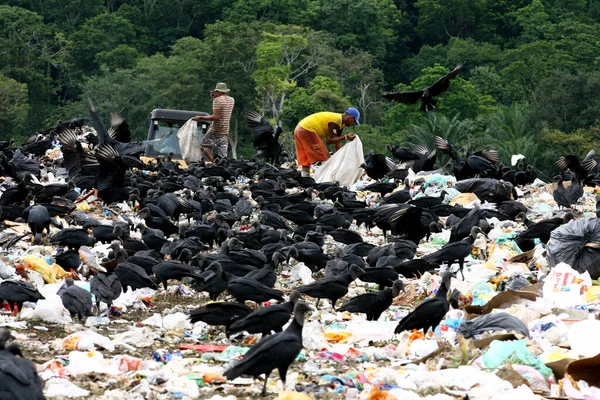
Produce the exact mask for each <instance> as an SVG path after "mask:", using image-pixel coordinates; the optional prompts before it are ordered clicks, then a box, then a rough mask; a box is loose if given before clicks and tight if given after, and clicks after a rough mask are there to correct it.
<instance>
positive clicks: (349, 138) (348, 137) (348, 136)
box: [346, 133, 356, 141]
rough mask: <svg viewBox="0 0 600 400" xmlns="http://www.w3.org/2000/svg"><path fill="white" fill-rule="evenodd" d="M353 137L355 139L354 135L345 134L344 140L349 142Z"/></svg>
mask: <svg viewBox="0 0 600 400" xmlns="http://www.w3.org/2000/svg"><path fill="white" fill-rule="evenodd" d="M355 137H356V136H354V135H353V134H351V133H349V134H347V135H346V139H347V140H349V141H353V140H354V138H355Z"/></svg>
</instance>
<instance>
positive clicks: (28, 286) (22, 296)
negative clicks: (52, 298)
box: [0, 280, 44, 314]
mask: <svg viewBox="0 0 600 400" xmlns="http://www.w3.org/2000/svg"><path fill="white" fill-rule="evenodd" d="M43 299H44V296H42V294H41V293H40V292H38V290H37V289H36V288H35V286H33V284H32V283H29V282H23V281H12V280H6V281H3V282H2V283H0V303H1V302H2V301H3V300H4V301H6V302H7V303H8V304H10V305H11V307H12V308H13V311H14V314H17V313H20V312H21V308H22V307H23V303H25V302H26V301H30V302H34V303H35V302H37V301H38V300H43Z"/></svg>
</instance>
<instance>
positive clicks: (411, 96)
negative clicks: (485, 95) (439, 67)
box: [381, 62, 464, 112]
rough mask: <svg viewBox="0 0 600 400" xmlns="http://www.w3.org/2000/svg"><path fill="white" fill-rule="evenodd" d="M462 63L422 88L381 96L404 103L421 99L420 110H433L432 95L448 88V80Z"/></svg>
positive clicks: (435, 102)
mask: <svg viewBox="0 0 600 400" xmlns="http://www.w3.org/2000/svg"><path fill="white" fill-rule="evenodd" d="M463 65H464V62H462V63H460V64H458V65H457V66H456V67H454V69H453V70H452V71H450V72H449V73H447V74H446V75H444V76H442V77H441V78H439V79H438V80H437V81H435V82H434V83H433V84H431V85H430V86H428V87H426V88H424V89H421V90H414V91H406V92H384V93H382V94H381V97H383V98H384V99H388V100H393V101H396V102H398V103H404V104H415V103H417V102H418V101H419V100H421V111H422V112H428V111H432V110H435V108H436V107H435V106H436V104H437V101H436V100H435V99H434V97H436V96H439V95H440V94H442V93H444V92H445V91H446V90H448V88H449V87H450V81H451V80H452V79H454V78H456V76H457V75H458V73H459V72H460V71H461V70H462V67H463Z"/></svg>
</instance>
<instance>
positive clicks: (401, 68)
mask: <svg viewBox="0 0 600 400" xmlns="http://www.w3.org/2000/svg"><path fill="white" fill-rule="evenodd" d="M599 34H600V7H599V6H598V5H597V4H596V3H595V2H588V1H584V0H568V1H564V0H563V1H557V0H516V1H506V0H497V1H491V0H468V1H467V0H453V1H448V0H416V1H392V0H357V1H349V0H333V1H325V0H300V2H298V1H296V2H291V1H277V2H273V0H207V1H204V2H202V3H198V2H192V1H189V0H134V1H131V2H123V1H115V0H105V1H98V0H77V1H73V0H64V1H57V0H41V1H31V0H9V1H6V2H4V4H3V5H0V49H2V51H0V136H1V137H2V138H4V139H5V138H8V137H22V136H25V135H27V136H29V135H32V134H34V133H35V132H37V131H40V130H42V129H44V128H46V127H49V126H54V125H55V124H56V122H57V121H58V120H64V119H71V118H73V117H86V116H87V113H88V111H87V102H88V98H91V99H93V100H94V101H95V102H96V103H97V104H98V107H99V109H100V111H101V112H102V113H103V114H104V115H105V116H106V117H108V114H109V113H110V112H118V113H120V114H121V115H122V116H123V117H124V118H127V119H128V120H129V122H130V125H131V127H132V129H133V132H134V135H135V137H136V138H137V139H142V138H143V137H144V135H145V132H147V124H148V119H149V116H150V112H151V110H152V109H153V108H157V107H161V108H178V109H188V110H198V111H209V112H210V107H211V99H210V97H209V95H208V94H209V91H210V89H212V88H213V87H214V85H215V83H217V82H220V81H223V82H226V83H227V84H228V85H229V86H230V87H231V89H232V92H231V94H232V95H233V96H234V97H235V98H236V109H235V112H234V116H233V119H234V121H233V122H232V126H233V125H235V127H236V131H239V137H240V144H241V151H240V152H238V153H241V154H243V155H245V156H250V155H251V154H247V153H249V152H250V151H251V148H249V147H248V146H247V145H248V143H250V138H249V137H250V132H249V130H248V129H247V127H246V126H245V123H244V119H243V116H244V113H245V112H246V111H248V110H251V109H252V110H257V111H260V112H261V113H262V114H264V115H265V116H266V117H267V118H268V119H269V120H271V121H272V122H274V123H276V122H278V123H281V124H282V125H283V129H284V132H285V133H287V134H289V133H290V132H292V131H293V129H294V127H295V125H296V123H297V122H298V121H299V120H300V119H301V118H303V117H304V116H306V115H308V114H310V113H313V112H317V111H325V110H327V111H335V112H343V110H344V109H345V108H346V107H348V106H350V105H352V106H354V107H357V108H358V109H359V110H360V112H361V114H362V124H363V125H361V126H360V127H355V128H353V129H354V130H355V132H356V133H358V134H360V135H361V136H363V142H364V143H365V151H369V150H370V149H371V148H373V149H374V150H376V151H380V152H384V151H385V150H384V146H385V144H387V143H392V142H393V143H398V144H401V143H404V142H406V143H416V142H420V143H424V144H429V145H430V144H431V140H432V137H433V135H436V134H441V135H444V134H446V135H453V136H454V137H456V138H458V140H460V141H462V143H460V145H461V146H468V147H473V150H475V149H474V147H482V146H483V147H490V146H495V147H496V148H497V149H498V150H499V151H500V152H501V154H502V156H503V158H504V161H505V162H508V159H507V158H508V157H510V155H511V154H512V153H516V152H519V153H522V154H526V155H528V157H531V158H532V159H535V160H537V161H538V162H539V163H543V164H544V166H540V168H550V167H551V161H552V157H554V156H555V155H557V154H560V153H562V152H564V151H565V149H569V150H570V151H573V152H576V153H577V154H578V155H582V154H581V153H584V152H585V151H586V150H587V149H586V146H591V145H592V144H593V142H594V138H596V136H597V131H598V130H600V127H599V124H598V120H599V117H600V115H599V114H600V111H598V110H599V108H598V106H600V104H598V105H597V104H596V103H599V100H597V98H596V96H595V94H596V93H597V92H598V87H600V72H599V70H598V67H599V65H600V56H599V55H598V54H600V35H599ZM462 61H466V63H465V67H464V69H463V71H462V72H461V73H460V75H459V76H458V77H457V78H456V79H454V80H453V81H452V83H451V85H450V88H449V90H448V91H447V92H446V93H444V94H443V95H441V96H440V97H439V99H438V108H437V110H436V112H435V113H430V114H427V115H426V114H422V113H420V112H419V111H418V105H404V104H395V103H390V102H387V101H385V100H383V99H382V98H381V97H380V93H381V92H382V91H385V90H399V91H401V90H415V89H422V88H423V87H426V86H427V85H429V84H431V83H432V82H433V81H435V80H436V79H437V78H439V77H440V76H442V75H444V74H446V73H447V72H448V71H449V70H450V69H451V68H453V67H454V66H455V65H456V64H457V63H459V62H462ZM284 136H285V134H284ZM542 143H543V144H542Z"/></svg>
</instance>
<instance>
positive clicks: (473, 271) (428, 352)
mask: <svg viewBox="0 0 600 400" xmlns="http://www.w3.org/2000/svg"><path fill="white" fill-rule="evenodd" d="M364 179H365V180H364V181H359V182H358V183H357V184H356V186H355V187H354V190H356V191H357V194H358V196H359V198H361V199H363V200H366V201H367V202H368V203H369V204H371V205H373V206H376V205H377V204H378V202H379V201H380V199H379V198H378V195H377V194H374V193H369V192H362V191H360V188H361V185H363V186H364V185H365V184H367V183H368V178H364ZM429 179H432V180H433V181H435V182H436V183H437V184H439V182H440V181H443V182H445V184H442V185H441V186H440V187H437V188H435V189H434V190H435V191H437V193H439V191H441V190H442V189H445V190H446V191H448V192H450V191H451V190H450V189H451V187H452V182H453V180H452V177H443V176H441V175H435V176H432V177H429V176H424V177H423V180H422V181H424V182H428V180H429ZM236 185H237V187H238V188H243V187H244V186H245V183H244V182H237V183H236ZM402 188H403V185H400V187H399V189H402ZM413 189H414V190H415V191H418V190H419V188H418V187H414V188H413ZM430 189H431V188H430ZM292 192H293V190H291V191H290V193H292ZM551 193H552V185H546V184H543V183H542V182H538V183H537V184H536V185H535V186H532V187H531V188H528V189H527V192H521V193H520V194H521V195H522V196H521V198H520V199H519V200H520V201H522V202H523V204H525V205H526V206H527V207H528V209H529V212H528V217H529V218H530V219H532V220H535V221H537V220H542V219H545V218H550V217H552V216H555V215H559V216H562V215H564V214H565V212H566V211H565V210H559V209H558V207H557V206H556V204H555V203H553V200H552V195H551ZM429 194H430V195H435V193H434V192H433V191H431V190H430V191H429ZM246 195H249V194H248V193H246ZM454 195H455V196H457V197H455V199H454V201H457V202H459V203H458V204H462V205H464V206H465V207H476V206H477V207H479V206H481V207H482V208H485V207H490V205H489V204H488V203H486V202H482V201H480V200H479V199H477V198H476V197H473V196H472V195H469V194H465V193H463V194H457V193H454ZM314 196H315V197H314V199H315V200H316V199H317V197H316V196H317V195H316V194H314ZM460 196H462V198H461V197H460ZM316 201H318V200H316ZM325 202H328V201H327V200H326V201H325ZM329 203H331V202H330V201H329ZM85 206H86V207H88V208H87V212H89V213H90V214H92V215H94V216H95V217H96V218H98V219H99V220H102V221H105V222H111V221H113V220H114V219H115V215H113V214H111V213H104V214H103V210H102V208H101V207H99V206H98V204H97V203H95V202H94V199H93V198H89V199H88V201H87V202H86V203H85ZM124 208H126V206H124ZM573 211H575V212H576V214H577V217H578V218H579V219H589V220H590V221H592V220H595V215H594V212H595V193H594V190H593V188H586V191H585V194H584V197H583V198H582V199H581V200H580V203H579V204H578V207H577V210H573ZM125 212H127V211H125ZM129 213H130V215H134V213H133V212H131V211H129ZM257 216H258V213H257V212H256V213H254V214H253V215H252V216H251V217H250V218H249V219H247V220H244V221H242V223H237V224H236V225H234V226H233V229H234V230H236V229H239V228H240V226H241V225H242V224H244V225H248V224H249V223H251V222H252V221H253V220H255V219H256V218H257ZM489 222H490V224H491V230H490V231H489V232H488V234H487V236H485V237H478V240H476V241H475V243H474V245H473V251H472V254H471V255H470V256H469V257H467V262H466V267H465V271H464V273H465V278H464V279H463V277H462V276H460V274H457V276H455V277H453V278H452V280H451V288H453V289H457V291H458V292H459V294H460V297H458V300H457V301H458V302H459V305H460V307H459V309H452V308H451V309H450V311H449V312H448V313H447V314H446V316H445V318H444V320H443V321H442V323H441V324H440V325H439V326H438V327H437V328H436V329H435V333H432V332H429V333H428V334H427V335H426V336H425V337H423V334H422V332H419V331H407V332H403V333H400V334H394V332H393V330H394V328H395V327H396V326H397V325H398V322H399V321H400V320H401V319H402V318H403V317H405V316H406V315H407V314H408V313H409V312H410V311H412V310H413V309H414V307H415V306H416V305H418V304H420V303H421V302H422V301H423V300H424V299H425V298H427V297H430V296H433V295H435V293H436V291H437V290H438V288H439V285H440V280H441V279H440V275H441V272H440V271H431V273H429V272H426V273H425V274H423V275H422V276H421V277H420V278H415V279H407V278H404V277H401V279H402V281H403V282H404V285H405V290H404V292H402V293H401V294H400V296H398V297H397V298H395V299H394V302H393V305H392V306H391V307H390V308H389V309H388V310H387V311H385V312H384V313H383V315H382V316H381V317H380V318H379V320H378V321H370V322H369V321H366V319H365V316H364V314H350V313H347V312H337V311H333V310H332V308H331V303H330V302H329V301H328V300H322V301H321V303H320V305H319V307H318V310H315V311H313V312H310V313H309V314H308V316H307V319H306V323H305V325H304V330H303V345H304V349H303V350H302V352H301V353H300V355H299V356H298V358H297V361H296V362H294V363H293V364H292V365H291V366H290V369H289V370H288V373H287V388H286V389H287V390H286V391H284V390H283V388H282V386H281V380H280V379H279V374H278V372H277V371H276V370H275V371H273V373H272V374H271V375H270V378H269V381H268V385H267V396H264V397H263V396H261V394H260V392H261V389H262V384H263V383H262V381H259V380H254V379H252V378H251V377H241V378H237V379H236V380H234V381H233V382H228V381H226V379H225V378H224V377H223V376H222V373H223V371H224V370H225V369H226V367H227V366H230V365H232V363H234V362H236V360H239V359H241V358H242V355H243V353H244V352H245V351H247V349H248V348H249V346H252V345H253V344H254V343H256V341H257V340H259V339H260V335H248V334H246V333H238V334H233V335H232V336H231V338H229V339H228V338H227V337H226V336H225V333H224V329H223V327H215V326H207V325H206V324H204V323H203V322H198V323H196V324H193V325H192V324H191V323H190V322H189V320H188V319H187V317H188V313H189V311H190V310H193V309H195V308H197V307H200V306H202V305H204V304H206V303H208V302H209V299H208V297H207V296H206V294H204V293H202V294H201V293H195V292H194V291H193V290H192V289H191V288H190V284H189V283H190V282H189V281H187V280H184V282H183V283H179V282H176V281H171V282H170V285H169V293H168V294H167V295H166V296H165V294H164V291H163V290H162V288H161V289H160V290H158V291H156V292H155V291H153V290H149V289H141V290H137V291H135V292H128V293H127V294H123V295H122V297H120V298H119V299H117V300H116V301H115V306H116V309H113V310H112V311H113V313H112V314H113V315H111V317H110V320H109V319H107V318H106V310H105V309H103V310H102V312H103V314H102V315H101V316H100V317H98V318H97V317H88V318H87V320H86V321H85V324H81V323H78V322H75V323H74V322H73V321H72V319H71V318H70V317H69V314H68V312H67V311H66V310H65V309H64V308H62V305H61V304H60V303H59V302H60V298H58V297H56V298H52V295H53V294H54V293H56V291H57V290H58V289H59V288H60V286H61V285H62V284H63V282H64V279H63V278H64V276H59V275H57V274H55V273H56V270H52V269H51V267H50V264H43V263H42V264H43V265H42V267H39V265H37V266H36V265H33V266H32V265H31V264H28V265H24V264H27V263H24V261H23V260H24V259H25V256H33V257H34V258H35V260H38V261H39V260H42V261H43V260H50V257H51V256H52V255H53V254H54V253H55V247H54V246H51V245H48V244H47V243H46V244H42V245H39V246H37V245H32V244H31V242H30V241H29V240H30V239H29V238H27V237H26V238H24V239H23V240H21V241H20V242H18V243H17V244H16V245H15V246H14V247H13V248H12V249H11V251H10V252H9V253H7V254H5V255H4V256H3V257H2V258H1V260H2V267H3V269H2V270H0V272H2V273H3V274H6V273H9V275H10V273H13V274H14V271H15V270H16V271H18V274H19V275H21V276H24V277H26V278H27V280H29V281H32V282H35V283H36V284H40V285H39V287H40V290H41V291H42V292H43V293H44V294H45V295H46V296H47V299H48V298H50V299H54V301H55V302H54V303H52V307H53V309H54V311H56V314H53V313H48V312H45V313H42V314H41V315H39V314H36V311H37V309H38V308H40V307H41V304H43V303H42V301H40V302H38V304H37V305H36V304H34V303H27V304H26V305H25V308H24V310H23V311H22V314H21V317H20V318H15V317H12V316H9V315H8V311H7V310H6V309H4V310H3V313H2V315H0V325H1V326H7V327H9V328H10V329H11V331H12V332H13V335H15V336H16V339H17V342H18V343H19V344H20V345H21V347H22V350H23V352H24V355H25V356H26V357H27V358H29V359H31V360H32V361H33V362H34V363H35V364H36V366H37V369H38V373H39V374H40V377H41V378H42V381H43V382H44V386H45V394H46V396H47V397H48V398H54V399H67V398H86V399H103V400H112V399H115V400H116V399H157V400H159V399H161V400H162V399H194V398H206V399H214V400H218V399H221V398H227V399H245V398H256V399H261V398H268V399H274V398H279V399H308V398H318V399H330V398H331V399H338V398H357V399H371V400H374V399H387V400H392V399H420V398H427V399H466V398H469V399H509V398H512V399H516V398H518V399H543V398H548V399H550V398H564V399H570V398H573V399H576V398H586V399H595V398H600V389H598V388H597V387H594V386H597V383H596V382H594V381H593V379H591V380H590V378H589V374H588V375H586V373H581V371H579V370H578V369H577V368H579V369H581V368H580V367H577V363H574V362H571V364H569V366H570V367H571V370H570V372H569V374H570V375H567V377H563V375H564V374H565V366H564V365H563V366H558V367H556V366H555V365H553V363H554V362H560V361H561V360H568V359H571V360H570V361H575V360H579V359H583V361H584V362H587V363H588V364H587V365H586V366H585V367H584V368H583V369H584V371H587V372H590V371H592V372H593V371H599V369H598V368H600V360H598V357H596V358H595V359H594V358H592V357H593V356H595V355H596V354H598V353H600V349H599V348H598V344H597V343H596V342H595V336H594V335H596V333H595V332H598V331H599V330H597V329H600V328H598V325H600V321H598V311H599V310H600V308H599V307H598V304H599V303H600V290H599V287H598V282H597V281H593V280H592V279H591V278H590V277H589V274H587V273H580V272H578V271H575V270H574V269H572V268H571V266H569V265H567V264H564V263H562V264H558V265H557V266H556V267H555V268H554V269H552V268H549V265H548V260H547V259H546V258H547V254H546V249H545V248H544V246H543V245H541V244H539V243H538V244H537V245H536V247H535V250H534V251H532V252H531V254H529V255H528V257H525V258H523V254H520V251H519V249H518V248H515V245H514V241H513V239H514V237H515V236H516V235H517V234H518V233H519V232H522V231H523V230H524V229H525V228H524V226H523V225H522V224H520V223H515V222H513V221H498V220H493V219H491V220H490V221H489ZM54 229H55V228H53V230H54ZM350 229H351V230H354V231H357V232H359V233H360V234H361V236H362V238H363V239H364V241H365V242H368V243H371V244H374V245H376V246H381V245H384V244H385V243H386V241H385V239H384V238H383V235H382V232H381V230H380V229H379V228H376V227H375V228H372V229H370V230H367V229H365V227H364V226H360V227H357V226H356V224H352V225H351V227H350ZM8 230H9V231H12V232H15V233H22V232H26V231H27V227H26V225H25V224H17V223H10V224H9V228H8ZM139 235H140V234H139V232H132V237H138V238H139ZM448 237H449V231H448V230H443V231H442V232H439V233H434V234H433V235H432V237H431V239H430V240H429V241H426V242H422V243H421V244H420V245H419V247H418V250H417V254H416V257H421V256H423V255H425V254H429V253H432V252H434V251H436V250H437V249H439V248H441V247H442V246H443V245H444V244H445V243H446V242H447V241H448ZM343 246H344V245H343V244H341V243H338V242H335V241H334V240H333V239H332V238H331V237H330V236H326V243H325V246H324V251H325V253H326V254H333V253H334V252H335V249H336V248H337V247H343ZM82 251H84V249H82ZM215 251H216V249H215V248H213V249H212V250H211V252H215ZM107 253H108V246H106V245H96V246H95V247H94V248H93V249H91V250H90V249H87V250H85V256H82V259H84V263H83V267H82V270H83V271H85V270H86V269H89V267H97V266H98V264H101V262H102V261H103V260H104V259H105V257H106V254H107ZM80 254H82V253H80ZM90 255H93V256H90ZM519 256H521V258H522V259H519ZM30 261H31V260H30ZM44 262H45V261H44ZM44 265H45V266H44ZM442 268H445V267H444V266H443V267H442ZM452 269H453V270H455V269H456V265H455V266H454V268H452ZM11 271H12V272H11ZM52 271H54V272H52ZM558 273H560V274H561V275H558ZM48 274H50V275H52V276H51V277H48ZM53 274H54V275H53ZM82 274H83V275H85V272H83V273H82ZM278 276H279V277H278V281H277V283H276V286H275V288H277V289H280V290H282V291H283V293H284V295H285V297H286V299H287V297H288V295H289V293H290V292H291V290H292V289H294V288H297V287H298V286H301V285H302V284H306V283H308V282H310V281H312V280H314V279H318V278H320V277H322V272H318V273H315V274H311V273H310V270H308V268H307V267H306V266H305V265H304V264H303V263H299V262H298V261H296V260H294V259H293V258H290V260H289V262H288V263H284V264H283V265H282V266H280V272H279V274H278ZM515 277H516V278H517V280H518V279H521V280H522V282H523V283H522V284H521V285H519V287H518V289H515V291H514V292H511V291H506V290H505V289H506V287H505V285H506V282H509V280H512V279H513V278H515ZM542 278H543V282H540V283H538V279H542ZM47 279H50V280H53V281H55V282H53V283H48V282H46V284H45V285H44V284H43V281H44V280H47ZM77 284H78V285H81V286H83V287H84V288H86V286H85V284H86V282H85V281H79V282H78V283H77ZM511 284H512V283H511ZM42 289H43V290H42ZM87 289H88V290H89V286H88V287H87ZM366 291H377V287H376V285H375V284H371V283H365V282H362V281H360V279H358V280H356V281H355V282H352V283H351V284H350V287H349V292H348V294H347V295H346V296H345V297H343V298H342V299H340V300H339V301H338V306H340V305H341V304H342V303H343V302H344V301H346V300H348V299H350V298H353V297H355V296H357V295H359V294H362V293H365V292H366ZM48 295H50V297H48ZM507 295H509V296H507ZM496 296H499V297H496ZM503 296H504V297H503ZM225 299H227V300H230V299H231V296H229V295H228V294H227V295H225V298H223V296H221V297H220V298H219V301H223V300H225ZM302 300H303V301H306V302H307V303H309V304H311V305H313V306H314V305H315V300H314V299H312V298H310V297H308V296H306V295H304V296H302ZM50 303H51V302H50ZM47 304H48V302H47ZM47 304H46V305H47ZM249 304H250V305H251V307H252V308H256V307H257V305H256V304H254V303H252V302H249ZM486 304H487V305H488V307H489V309H488V310H487V311H486V310H484V309H485V306H486ZM265 305H266V304H265ZM263 306H264V305H263ZM469 307H471V308H469ZM477 307H479V308H477ZM482 307H483V308H482ZM119 310H120V311H119ZM482 310H483V311H482ZM500 312H501V313H502V314H503V315H507V314H510V318H512V319H513V320H517V322H518V324H519V326H523V327H524V331H523V330H521V331H519V326H517V328H516V330H515V329H505V328H503V327H502V326H501V327H495V328H494V329H490V330H489V331H486V332H485V333H484V332H482V331H477V332H475V331H476V329H475V328H473V331H472V333H474V334H473V335H472V337H470V338H468V339H465V338H463V336H462V334H459V330H460V327H461V326H466V325H467V322H469V321H472V320H477V317H479V319H481V318H484V317H486V315H488V316H489V315H494V314H496V315H497V314H498V313H500ZM117 314H119V315H117ZM480 314H481V315H480ZM52 319H55V320H56V321H55V322H49V320H52ZM507 326H508V325H507ZM510 326H514V325H510ZM90 332H95V333H96V334H97V335H94V334H93V333H90ZM461 332H462V331H461ZM128 335H129V336H128ZM69 337H70V338H71V339H69ZM73 338H75V339H73ZM488 338H489V339H488ZM65 339H67V340H65ZM182 345H204V346H205V347H201V351H200V350H198V351H197V350H183V349H181V348H180V346H182ZM207 346H208V347H207ZM212 346H216V347H212ZM589 360H592V361H591V362H590V361H589ZM567 364H568V363H565V365H567ZM549 365H550V366H552V368H550V367H549ZM576 367H577V368H576ZM596 376H600V374H599V375H596ZM588 382H589V383H588ZM578 396H583V397H578Z"/></svg>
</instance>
